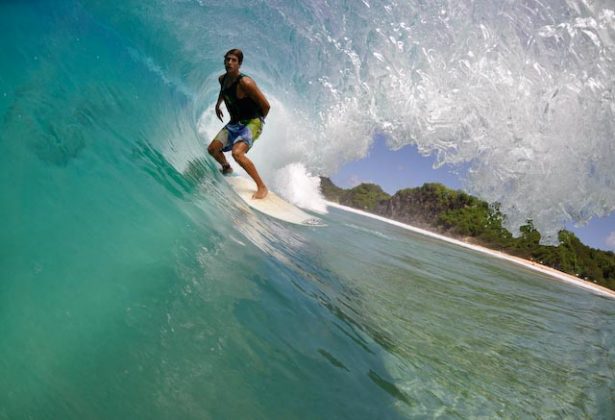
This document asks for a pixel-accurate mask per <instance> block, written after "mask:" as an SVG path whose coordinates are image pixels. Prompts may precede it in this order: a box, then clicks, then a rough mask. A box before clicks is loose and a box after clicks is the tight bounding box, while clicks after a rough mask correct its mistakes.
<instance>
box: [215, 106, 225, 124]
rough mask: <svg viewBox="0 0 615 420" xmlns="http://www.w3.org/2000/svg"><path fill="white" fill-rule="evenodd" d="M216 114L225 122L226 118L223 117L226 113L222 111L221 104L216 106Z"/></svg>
mask: <svg viewBox="0 0 615 420" xmlns="http://www.w3.org/2000/svg"><path fill="white" fill-rule="evenodd" d="M216 116H217V117H218V119H219V120H220V121H222V122H224V120H223V119H222V118H223V117H224V114H223V113H222V110H221V109H220V107H219V106H216Z"/></svg>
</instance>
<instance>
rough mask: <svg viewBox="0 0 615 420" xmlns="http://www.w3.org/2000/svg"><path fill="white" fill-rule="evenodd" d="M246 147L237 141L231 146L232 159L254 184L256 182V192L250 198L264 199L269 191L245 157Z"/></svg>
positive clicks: (254, 167) (243, 143)
mask: <svg viewBox="0 0 615 420" xmlns="http://www.w3.org/2000/svg"><path fill="white" fill-rule="evenodd" d="M248 149H249V147H248V145H247V144H246V143H245V142H243V141H238V142H237V143H235V145H234V146H233V159H235V161H236V162H237V163H238V164H239V165H240V166H241V167H242V168H243V169H244V170H245V171H246V172H247V173H248V175H250V177H252V179H253V180H254V182H256V188H257V190H256V192H255V193H254V195H253V196H252V198H265V196H267V193H268V192H269V190H267V186H266V185H265V183H264V182H263V180H262V179H261V177H260V175H259V174H258V171H257V170H256V166H254V163H252V161H251V160H250V159H249V158H248V157H247V156H246V152H247V151H248Z"/></svg>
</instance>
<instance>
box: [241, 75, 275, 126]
mask: <svg viewBox="0 0 615 420" xmlns="http://www.w3.org/2000/svg"><path fill="white" fill-rule="evenodd" d="M239 83H240V84H241V88H242V89H243V91H244V92H245V93H246V95H248V96H249V97H250V98H251V99H252V100H253V101H254V102H256V103H257V104H258V106H259V107H260V109H261V114H262V115H263V118H264V117H266V116H267V114H268V113H269V109H270V108H271V106H270V105H269V101H268V100H267V98H265V95H264V94H263V92H261V90H260V89H259V88H258V86H257V85H256V82H255V81H254V80H252V79H251V78H249V77H243V78H241V80H240V81H239Z"/></svg>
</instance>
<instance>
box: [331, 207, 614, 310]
mask: <svg viewBox="0 0 615 420" xmlns="http://www.w3.org/2000/svg"><path fill="white" fill-rule="evenodd" d="M327 205H328V206H331V207H334V208H338V209H341V210H344V211H348V212H351V213H356V214H360V215H363V216H366V217H370V218H372V219H376V220H380V221H383V222H385V223H389V224H391V225H394V226H398V227H401V228H403V229H406V230H409V231H411V232H415V233H418V234H420V235H424V236H429V237H431V238H435V239H439V240H442V241H445V242H448V243H451V244H455V245H458V246H461V247H464V248H468V249H472V250H474V251H477V252H481V253H484V254H487V255H491V256H492V257H495V258H499V259H502V260H507V261H511V262H513V263H516V264H519V265H522V266H524V267H526V268H529V269H531V270H534V271H538V272H541V273H544V274H547V275H549V276H551V277H553V278H556V279H558V280H560V281H563V282H566V283H569V284H572V285H574V286H577V287H581V288H583V289H587V290H589V291H591V292H592V293H595V294H598V295H601V296H606V297H610V298H612V299H615V291H613V290H610V289H607V288H606V287H602V286H599V285H597V284H594V283H591V282H589V281H585V280H582V279H579V278H578V277H575V276H572V275H570V274H567V273H564V272H562V271H559V270H556V269H554V268H551V267H548V266H546V265H542V264H539V263H537V262H535V261H530V260H526V259H524V258H519V257H515V256H513V255H509V254H506V253H504V252H500V251H496V250H493V249H489V248H486V247H484V246H480V245H476V244H471V243H469V242H464V241H461V240H458V239H454V238H450V237H448V236H444V235H441V234H438V233H434V232H430V231H428V230H425V229H421V228H417V227H415V226H412V225H408V224H405V223H401V222H398V221H396V220H391V219H387V218H385V217H382V216H378V215H376V214H372V213H369V212H366V211H362V210H357V209H354V208H352V207H347V206H343V205H341V204H338V203H334V202H331V201H327Z"/></svg>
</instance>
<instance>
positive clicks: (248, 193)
mask: <svg viewBox="0 0 615 420" xmlns="http://www.w3.org/2000/svg"><path fill="white" fill-rule="evenodd" d="M225 178H226V180H227V181H228V183H229V184H230V186H231V187H232V188H233V190H234V191H235V192H236V193H237V194H238V195H239V197H241V199H242V200H243V201H245V202H246V204H247V205H248V206H250V207H251V208H253V209H254V210H257V211H259V212H261V213H263V214H266V215H267V216H270V217H273V218H274V219H278V220H282V221H284V222H288V223H293V224H295V225H302V226H317V227H322V226H326V225H325V224H324V223H323V221H322V219H319V218H318V217H314V216H312V215H311V214H309V213H306V212H305V211H303V210H301V209H300V208H298V207H297V206H295V205H294V204H291V203H289V202H288V201H286V200H284V199H283V198H282V197H280V196H279V195H277V194H276V193H274V192H273V191H271V190H270V191H269V193H268V194H267V196H266V197H265V198H262V199H258V200H257V199H254V198H252V194H254V193H255V192H256V183H255V182H254V181H252V180H251V179H248V178H246V177H244V176H241V175H233V176H227V177H225Z"/></svg>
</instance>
